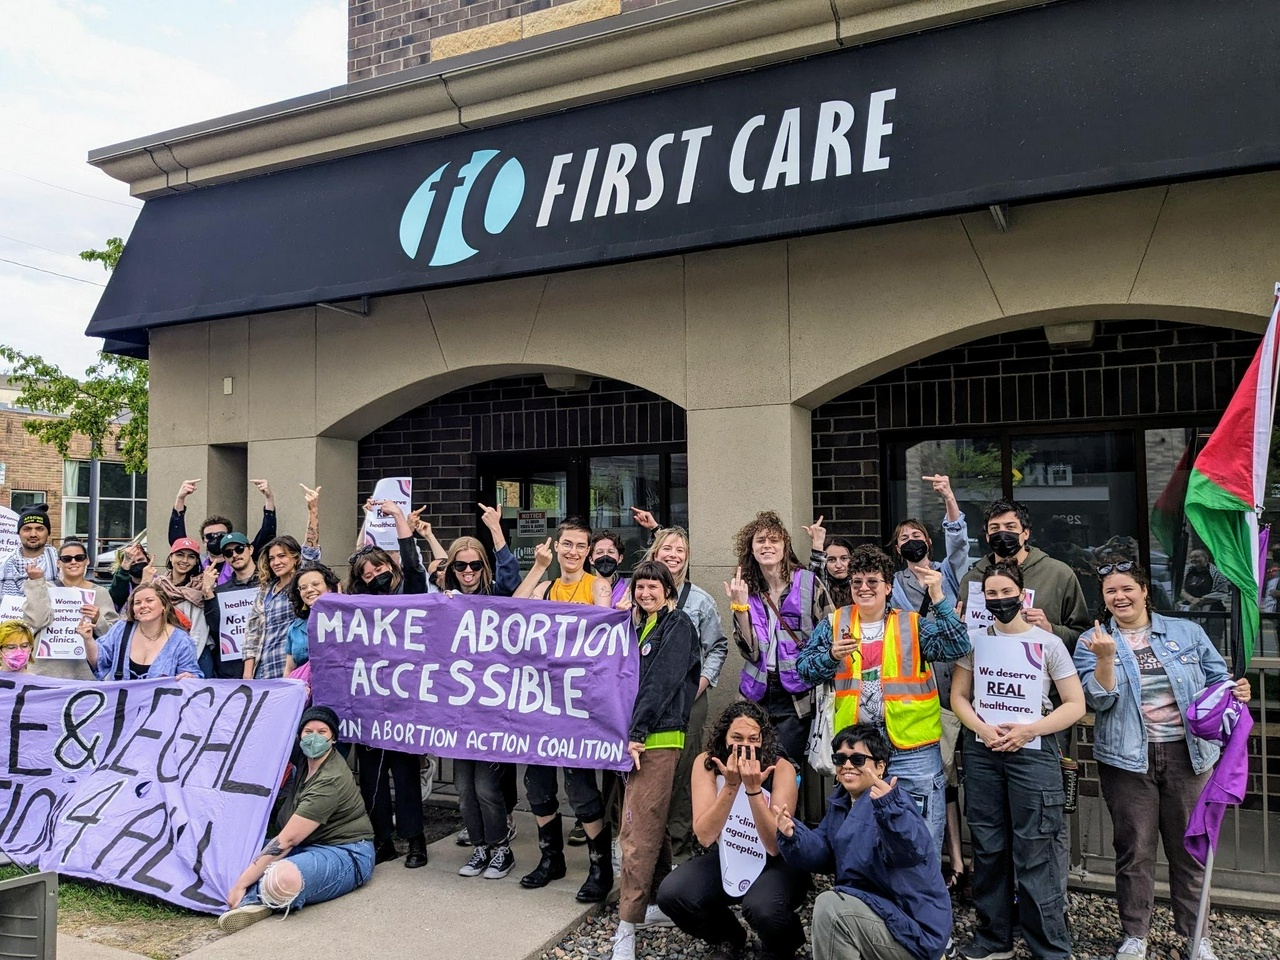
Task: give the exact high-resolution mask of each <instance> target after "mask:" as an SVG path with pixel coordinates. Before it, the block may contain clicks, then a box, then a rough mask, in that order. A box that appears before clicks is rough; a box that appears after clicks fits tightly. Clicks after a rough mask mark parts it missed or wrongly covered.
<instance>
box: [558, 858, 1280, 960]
mask: <svg viewBox="0 0 1280 960" xmlns="http://www.w3.org/2000/svg"><path fill="white" fill-rule="evenodd" d="M817 886H818V887H819V889H826V888H827V887H829V886H830V881H829V880H828V879H827V878H821V877H820V878H818V881H817ZM816 895H817V891H815V892H814V893H812V894H810V896H809V900H808V902H807V903H806V904H805V906H804V907H803V908H802V910H801V918H802V919H803V921H804V929H805V935H806V936H808V934H809V919H810V916H811V914H812V908H813V899H814V897H815V896H816ZM617 921H618V912H617V908H616V906H613V905H611V906H609V907H608V908H607V909H606V910H605V911H604V912H603V913H602V914H601V915H599V916H597V917H592V918H591V919H589V920H587V921H586V922H585V923H584V924H583V925H582V926H581V927H579V928H578V929H577V930H575V931H574V932H573V933H571V934H569V936H567V937H565V938H564V940H562V941H561V942H560V943H559V945H558V946H556V947H555V948H553V949H551V950H548V951H547V952H546V953H544V954H543V955H542V960H609V957H610V956H611V954H612V944H611V943H610V938H611V937H612V936H613V933H614V930H615V929H616V927H617ZM976 924H977V921H976V919H975V916H974V912H973V908H972V907H971V906H968V905H962V904H956V932H955V936H956V941H957V942H958V943H960V944H964V943H966V942H967V940H968V939H969V937H970V936H971V935H972V932H973V929H974V927H975V926H976ZM1071 926H1072V938H1073V941H1074V956H1075V960H1113V958H1114V956H1115V951H1116V947H1117V946H1118V941H1119V939H1120V923H1119V919H1118V918H1117V916H1116V908H1115V901H1114V899H1113V898H1111V897H1108V896H1104V895H1097V894H1083V893H1073V894H1071ZM1210 930H1211V934H1212V940H1213V944H1214V950H1215V951H1216V952H1217V954H1218V956H1219V957H1220V958H1221V960H1276V958H1280V917H1277V916H1274V915H1267V914H1256V915H1255V914H1244V913H1236V912H1233V911H1227V910H1214V911H1213V913H1212V916H1211V919H1210ZM636 945H637V948H638V949H637V951H636V955H637V957H638V958H640V960H659V958H661V960H698V958H700V957H702V956H703V955H704V954H706V953H707V952H708V950H709V948H708V947H707V946H706V944H704V943H701V942H700V941H698V940H695V939H693V938H692V937H690V936H687V935H686V934H684V933H681V932H680V931H679V930H676V929H673V928H668V929H658V930H642V931H640V933H639V934H638V935H637V938H636ZM751 947H752V948H754V949H755V951H756V952H754V953H753V952H752V949H748V951H747V952H746V954H745V958H746V960H755V958H756V957H757V956H758V949H759V942H758V941H756V939H755V936H754V934H753V935H752V937H751ZM1184 950H1185V941H1184V940H1183V939H1182V938H1181V937H1179V936H1178V935H1176V934H1175V933H1174V932H1173V915H1172V914H1171V913H1170V912H1169V908H1168V906H1167V905H1165V904H1157V905H1156V914H1155V918H1154V921H1153V924H1152V930H1151V937H1150V939H1149V941H1148V953H1147V956H1148V958H1149V960H1186V958H1185V957H1184V956H1183V952H1184ZM797 956H798V958H802V960H808V958H809V957H810V956H811V954H810V952H809V949H808V948H807V947H806V948H805V949H804V950H803V951H801V953H799V954H798V955H797ZM1017 956H1018V958H1019V960H1025V958H1029V957H1030V956H1031V954H1030V953H1029V952H1028V951H1027V949H1026V946H1025V944H1021V943H1019V945H1018V953H1017Z"/></svg>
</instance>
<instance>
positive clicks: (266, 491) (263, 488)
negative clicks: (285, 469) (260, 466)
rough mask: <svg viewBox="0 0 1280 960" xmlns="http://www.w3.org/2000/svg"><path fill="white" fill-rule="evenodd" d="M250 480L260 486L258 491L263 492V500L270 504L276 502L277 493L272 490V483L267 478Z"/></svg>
mask: <svg viewBox="0 0 1280 960" xmlns="http://www.w3.org/2000/svg"><path fill="white" fill-rule="evenodd" d="M249 482H250V483H252V484H253V485H254V486H255V487H257V488H258V492H259V493H260V494H262V499H263V500H265V501H267V503H269V504H270V503H274V502H275V499H276V497H275V494H273V493H272V492H271V484H269V483H268V482H267V481H266V480H250V481H249Z"/></svg>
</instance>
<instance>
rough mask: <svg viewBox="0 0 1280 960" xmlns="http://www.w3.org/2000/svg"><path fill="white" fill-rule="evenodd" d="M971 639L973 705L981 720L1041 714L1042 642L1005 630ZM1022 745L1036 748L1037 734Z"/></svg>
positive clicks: (1023, 719)
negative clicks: (1017, 635)
mask: <svg viewBox="0 0 1280 960" xmlns="http://www.w3.org/2000/svg"><path fill="white" fill-rule="evenodd" d="M973 639H974V642H973V709H974V711H975V712H976V713H977V714H978V716H979V717H981V718H982V720H983V721H984V722H985V723H989V724H991V725H992V726H999V725H1000V724H1002V723H1035V722H1036V721H1037V720H1039V719H1040V717H1041V716H1043V713H1042V705H1043V698H1044V676H1045V670H1044V646H1043V645H1042V644H1039V643H1031V642H1029V641H1027V640H1019V639H1017V638H1016V637H1010V636H1008V635H1006V634H1000V633H997V634H983V635H982V636H980V637H974V638H973ZM1023 749H1028V750H1039V749H1040V738H1039V737H1035V738H1033V739H1032V740H1030V741H1028V742H1027V744H1026V746H1025V747H1024V748H1023Z"/></svg>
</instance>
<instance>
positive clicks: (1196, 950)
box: [1187, 844, 1216, 960]
mask: <svg viewBox="0 0 1280 960" xmlns="http://www.w3.org/2000/svg"><path fill="white" fill-rule="evenodd" d="M1214 846H1216V844H1210V845H1209V856H1208V857H1206V858H1205V862H1204V885H1203V886H1202V887H1201V888H1200V909H1199V910H1198V911H1197V912H1196V930H1195V933H1194V934H1192V936H1191V947H1190V949H1189V950H1188V951H1187V953H1188V954H1189V958H1190V960H1195V958H1196V957H1198V956H1199V955H1200V941H1202V940H1203V939H1204V929H1205V927H1206V926H1208V925H1209V887H1210V886H1211V885H1212V883H1213V856H1214V849H1213V848H1214Z"/></svg>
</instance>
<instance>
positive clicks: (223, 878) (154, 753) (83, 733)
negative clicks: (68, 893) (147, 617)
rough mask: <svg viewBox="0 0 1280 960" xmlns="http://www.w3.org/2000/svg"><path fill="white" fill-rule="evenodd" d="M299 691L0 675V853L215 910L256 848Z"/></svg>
mask: <svg viewBox="0 0 1280 960" xmlns="http://www.w3.org/2000/svg"><path fill="white" fill-rule="evenodd" d="M306 695H307V694H306V687H305V686H303V685H302V684H300V683H296V682H294V681H291V680H266V681H256V682H249V683H236V682H231V681H222V680H219V681H212V682H207V681H200V680H184V681H181V682H178V681H174V680H136V681H133V682H129V683H83V682H79V681H69V680H55V679H51V678H46V677H40V676H34V675H25V674H16V673H2V674H0V730H5V731H7V732H6V733H5V734H3V735H0V736H3V744H0V851H3V852H4V853H5V854H6V855H7V856H8V857H10V858H11V859H12V860H13V861H15V862H16V863H19V864H22V865H23V866H27V867H38V868H39V869H41V870H54V871H57V872H58V873H62V874H69V875H71V876H76V877H87V878H89V879H91V880H100V881H103V882H105V883H110V884H114V885H116V886H120V887H127V888H129V889H131V890H138V891H141V892H142V893H149V894H152V895H153V896H156V897H160V898H161V899H163V900H167V901H169V902H170V903H176V904H178V905H179V906H183V907H189V908H191V909H192V910H201V911H204V912H206V913H217V912H219V911H222V910H225V909H226V908H227V904H226V900H227V894H228V892H229V891H230V890H231V887H232V886H233V885H234V884H235V881H236V879H237V878H238V877H239V876H240V874H241V872H242V871H243V870H244V868H245V867H246V866H248V864H249V862H250V861H251V860H252V859H253V856H254V854H256V853H257V852H258V851H259V850H260V849H261V847H262V838H263V836H264V835H265V833H266V829H267V820H268V817H269V816H270V813H271V805H272V803H273V802H274V799H275V795H276V788H277V787H278V786H279V783H280V779H281V775H282V773H283V771H284V768H285V764H286V762H287V761H288V759H289V752H290V749H291V747H292V745H293V741H294V733H295V731H296V730H297V724H298V719H299V718H300V717H301V716H302V708H303V704H304V702H305V700H306Z"/></svg>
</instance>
